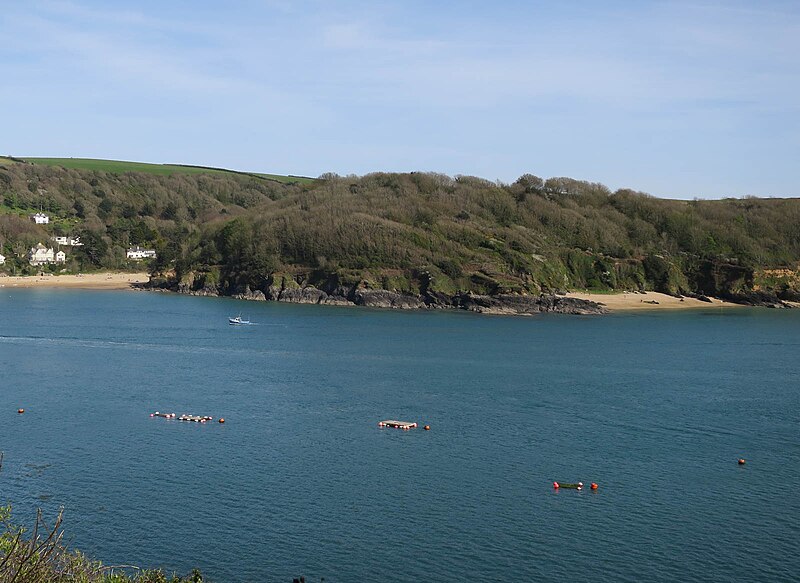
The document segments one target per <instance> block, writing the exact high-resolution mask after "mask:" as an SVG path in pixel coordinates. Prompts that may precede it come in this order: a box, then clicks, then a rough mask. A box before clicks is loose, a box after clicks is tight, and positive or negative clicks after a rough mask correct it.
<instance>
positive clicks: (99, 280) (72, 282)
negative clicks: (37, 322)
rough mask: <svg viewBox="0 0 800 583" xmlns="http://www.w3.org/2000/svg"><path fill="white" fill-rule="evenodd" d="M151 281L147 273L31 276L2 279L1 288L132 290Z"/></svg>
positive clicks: (0, 281)
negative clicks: (139, 284)
mask: <svg viewBox="0 0 800 583" xmlns="http://www.w3.org/2000/svg"><path fill="white" fill-rule="evenodd" d="M148 280H149V277H148V275H147V274H146V273H86V274H80V275H30V276H24V277H23V276H13V275H8V276H5V277H0V287H4V288H14V287H17V288H39V287H42V288H44V287H64V288H72V289H105V290H111V289H130V287H131V286H132V285H133V284H135V283H145V282H147V281H148Z"/></svg>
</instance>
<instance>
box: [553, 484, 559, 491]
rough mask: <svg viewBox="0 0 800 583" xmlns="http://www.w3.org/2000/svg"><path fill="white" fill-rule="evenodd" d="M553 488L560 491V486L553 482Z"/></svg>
mask: <svg viewBox="0 0 800 583" xmlns="http://www.w3.org/2000/svg"><path fill="white" fill-rule="evenodd" d="M553 488H555V489H556V490H558V488H559V486H558V482H553Z"/></svg>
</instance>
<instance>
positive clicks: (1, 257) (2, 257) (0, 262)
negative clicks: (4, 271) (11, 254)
mask: <svg viewBox="0 0 800 583" xmlns="http://www.w3.org/2000/svg"><path fill="white" fill-rule="evenodd" d="M5 262H6V256H5V255H0V265H3V263H5Z"/></svg>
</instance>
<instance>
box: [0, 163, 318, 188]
mask: <svg viewBox="0 0 800 583" xmlns="http://www.w3.org/2000/svg"><path fill="white" fill-rule="evenodd" d="M24 160H25V162H30V163H31V164H42V165H44V166H60V167H62V168H71V169H74V170H96V171H98V172H110V173H112V174H121V173H124V172H142V173H145V174H158V175H161V176H169V175H172V174H240V175H247V176H255V177H258V178H264V179H266V180H275V181H277V182H283V183H286V184H293V183H303V182H313V181H314V179H313V178H306V177H302V176H283V175H279V174H263V173H250V172H238V171H236V170H227V169H225V168H208V167H203V166H188V165H182V164H149V163H146V162H128V161H124V160H98V159H94V158H24ZM11 163H13V161H12V160H11V159H9V158H0V164H11Z"/></svg>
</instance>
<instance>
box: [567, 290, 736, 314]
mask: <svg viewBox="0 0 800 583" xmlns="http://www.w3.org/2000/svg"><path fill="white" fill-rule="evenodd" d="M566 297H568V298H576V299H579V300H588V301H590V302H597V303H598V304H601V305H602V306H604V307H605V308H606V309H607V310H608V311H609V312H627V311H639V310H696V309H702V308H705V309H708V308H737V309H738V308H747V307H752V306H746V305H744V304H734V303H733V302H726V301H724V300H720V299H718V298H709V299H710V300H711V302H703V301H700V300H698V299H697V298H689V297H684V298H676V297H674V296H669V295H667V294H662V293H659V292H653V291H648V292H622V293H609V294H599V293H589V292H587V293H584V292H569V293H567V294H566Z"/></svg>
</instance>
